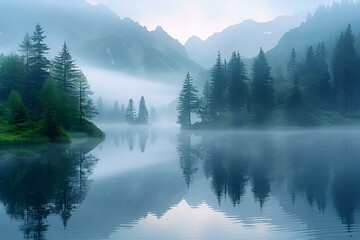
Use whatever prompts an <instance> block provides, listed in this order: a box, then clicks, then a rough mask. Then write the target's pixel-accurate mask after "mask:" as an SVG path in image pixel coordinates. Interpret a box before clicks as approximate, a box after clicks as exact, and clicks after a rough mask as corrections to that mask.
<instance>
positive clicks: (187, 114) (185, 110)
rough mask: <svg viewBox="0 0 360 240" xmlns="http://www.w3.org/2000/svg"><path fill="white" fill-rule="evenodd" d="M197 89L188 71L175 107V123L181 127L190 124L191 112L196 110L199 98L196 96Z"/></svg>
mask: <svg viewBox="0 0 360 240" xmlns="http://www.w3.org/2000/svg"><path fill="white" fill-rule="evenodd" d="M197 92H198V91H197V89H196V88H195V86H194V84H193V79H192V77H191V76H190V73H189V72H188V73H187V74H186V77H185V80H184V82H183V84H182V89H181V91H180V94H179V101H178V104H177V107H176V110H177V111H178V116H177V123H178V124H180V125H181V126H182V127H187V126H190V125H191V113H192V112H194V113H195V112H197V109H198V105H199V99H198V96H197Z"/></svg>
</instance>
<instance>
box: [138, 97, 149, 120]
mask: <svg viewBox="0 0 360 240" xmlns="http://www.w3.org/2000/svg"><path fill="white" fill-rule="evenodd" d="M137 123H138V124H148V123H149V112H148V110H147V108H146V104H145V98H144V97H143V96H141V98H140V102H139V111H138V117H137Z"/></svg>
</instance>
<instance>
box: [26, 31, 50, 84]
mask: <svg viewBox="0 0 360 240" xmlns="http://www.w3.org/2000/svg"><path fill="white" fill-rule="evenodd" d="M45 38H46V36H44V30H43V29H42V27H41V26H40V24H37V25H36V26H35V31H34V33H33V35H32V36H31V46H32V47H31V54H30V57H29V64H30V72H31V78H30V79H31V85H32V87H31V89H33V90H35V91H40V90H41V88H42V84H43V83H44V81H45V79H46V78H47V77H48V76H49V65H50V61H49V60H48V59H47V58H46V54H47V53H48V51H49V49H50V48H49V47H48V46H47V45H46V44H45V43H44V39H45Z"/></svg>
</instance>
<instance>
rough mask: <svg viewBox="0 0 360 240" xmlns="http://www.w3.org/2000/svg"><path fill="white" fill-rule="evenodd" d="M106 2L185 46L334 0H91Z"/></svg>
mask: <svg viewBox="0 0 360 240" xmlns="http://www.w3.org/2000/svg"><path fill="white" fill-rule="evenodd" d="M88 2H90V3H92V4H97V3H103V4H104V5H106V6H108V7H109V8H110V9H112V10H113V11H114V12H116V13H117V14H118V15H119V16H120V18H125V17H130V18H131V19H133V20H135V21H137V22H139V23H140V24H141V25H142V26H146V27H147V28H148V30H153V29H155V28H156V27H157V26H162V27H163V29H164V30H165V31H167V32H168V33H169V34H170V35H171V36H172V37H174V38H176V39H178V40H179V41H180V42H182V43H184V42H185V41H186V40H187V39H188V38H189V37H191V36H193V35H196V36H198V37H200V38H201V39H203V40H205V39H206V38H208V37H209V36H210V35H212V34H213V33H214V32H220V31H222V30H223V29H225V28H226V27H227V26H229V25H233V24H237V23H240V22H242V21H243V20H246V19H254V20H256V21H260V22H263V21H269V20H272V19H274V18H275V17H277V16H280V15H291V14H295V13H297V12H300V11H302V10H307V11H312V10H313V9H316V8H317V7H318V6H319V5H321V4H325V5H328V4H332V3H333V2H334V0H295V1H293V0H252V1H251V0H176V1H175V0H88Z"/></svg>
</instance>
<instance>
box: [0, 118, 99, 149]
mask: <svg viewBox="0 0 360 240" xmlns="http://www.w3.org/2000/svg"><path fill="white" fill-rule="evenodd" d="M104 136H105V135H104V133H103V131H101V129H99V128H98V127H97V126H96V125H95V124H94V123H92V122H85V123H84V124H83V125H82V126H76V127H74V128H73V129H70V130H67V131H64V132H63V133H62V134H61V135H59V136H57V137H55V138H49V137H47V136H46V135H44V134H43V133H42V127H41V125H40V124H38V123H35V122H30V121H29V122H26V123H23V124H18V125H9V124H7V123H5V122H0V145H30V144H46V143H54V142H55V143H70V142H71V141H72V140H73V139H76V138H88V137H93V138H104Z"/></svg>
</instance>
